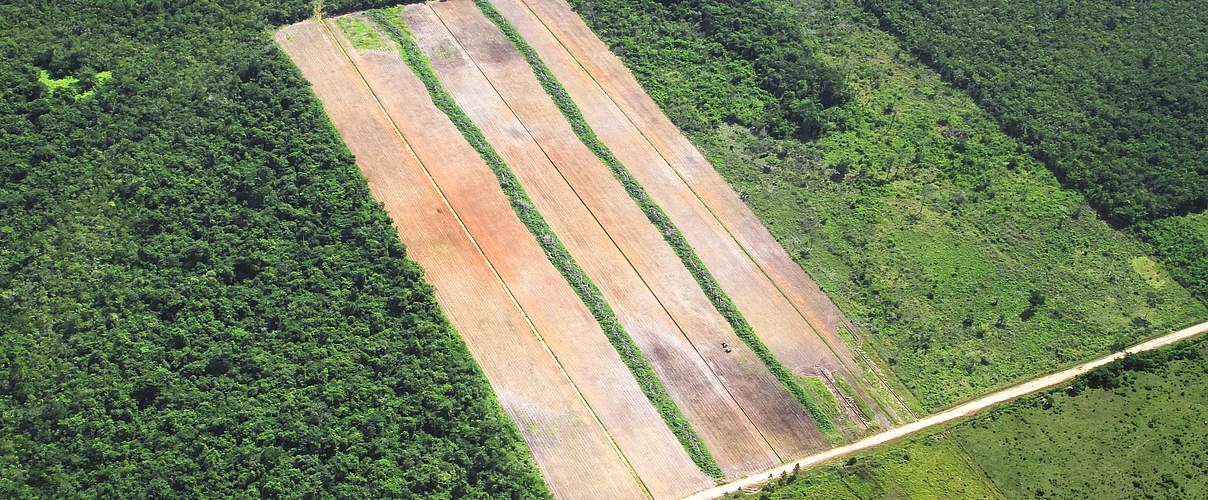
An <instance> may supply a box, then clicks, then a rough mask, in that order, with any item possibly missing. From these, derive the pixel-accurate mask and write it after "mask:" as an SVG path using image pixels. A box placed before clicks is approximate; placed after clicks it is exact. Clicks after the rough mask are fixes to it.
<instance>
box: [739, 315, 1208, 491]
mask: <svg viewBox="0 0 1208 500" xmlns="http://www.w3.org/2000/svg"><path fill="white" fill-rule="evenodd" d="M1205 360H1208V341H1205V340H1199V339H1193V340H1187V341H1183V342H1181V343H1179V344H1176V345H1174V346H1170V347H1165V348H1162V349H1157V350H1153V351H1147V352H1144V353H1140V354H1137V355H1133V356H1128V357H1126V358H1124V359H1122V360H1120V361H1117V362H1114V363H1111V364H1108V365H1105V366H1102V367H1100V368H1098V369H1095V370H1093V371H1091V372H1089V373H1086V374H1084V375H1081V376H1079V377H1076V378H1074V379H1073V380H1072V381H1070V382H1069V383H1067V384H1064V385H1062V386H1059V387H1057V388H1055V389H1052V390H1049V391H1046V392H1042V393H1039V394H1033V395H1030V396H1025V397H1023V398H1021V399H1019V400H1016V401H1014V402H1011V403H1007V404H1005V405H1004V406H1001V407H999V408H996V409H993V410H991V411H989V412H987V413H984V414H979V415H976V416H974V417H972V418H969V419H966V420H964V421H962V422H959V423H955V424H948V425H945V426H942V427H941V428H940V429H939V430H937V431H932V432H929V433H927V435H916V436H913V437H908V438H905V439H902V440H899V441H896V442H893V443H890V444H887V445H884V446H881V447H878V448H875V449H872V450H869V451H866V452H862V453H859V454H856V455H853V456H852V457H850V458H845V459H841V460H838V461H836V462H833V463H830V464H825V465H821V466H818V467H815V468H812V469H809V470H797V471H794V472H793V473H791V474H785V475H784V476H782V477H779V478H776V479H775V480H773V481H771V482H770V483H769V484H768V485H766V486H765V487H764V488H763V490H762V491H761V492H759V493H757V494H755V495H752V496H758V497H759V498H818V499H823V498H1004V497H1005V498H1056V499H1082V498H1203V497H1204V496H1205V495H1206V494H1208V477H1205V476H1204V474H1203V469H1204V466H1205V464H1204V456H1205V451H1206V450H1208V438H1205V434H1204V432H1203V420H1204V418H1205V405H1208V363H1205ZM741 496H742V495H741V494H739V495H733V497H734V498H739V497H741Z"/></svg>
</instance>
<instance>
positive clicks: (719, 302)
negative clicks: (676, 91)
mask: <svg viewBox="0 0 1208 500" xmlns="http://www.w3.org/2000/svg"><path fill="white" fill-rule="evenodd" d="M474 3H475V4H476V5H478V9H479V10H481V11H482V13H483V14H484V15H485V16H486V17H487V19H490V20H491V22H492V23H495V26H496V27H497V28H499V30H500V31H502V32H503V34H504V36H505V37H507V39H508V41H510V42H511V43H512V46H513V47H515V48H516V50H518V51H520V53H521V54H523V55H524V59H525V60H526V61H528V63H529V66H531V67H532V69H533V74H534V75H536V77H537V81H539V82H541V86H542V87H544V88H545V91H546V93H548V94H549V96H550V97H551V98H552V99H553V100H554V104H556V105H557V106H558V109H559V110H561V111H562V115H563V116H565V117H566V120H567V121H568V122H570V125H571V128H572V129H574V131H575V134H576V135H578V136H579V140H580V141H582V142H583V144H584V145H585V146H587V148H588V149H590V150H591V151H592V153H595V155H596V157H597V158H599V159H600V161H601V162H603V163H604V164H605V165H608V167H609V168H610V169H611V170H612V174H613V176H614V177H616V178H617V180H618V181H620V182H621V184H622V185H624V186H625V191H626V192H628V193H629V197H630V198H633V201H634V202H635V203H637V205H638V207H639V208H641V209H642V212H643V213H645V214H646V218H648V219H650V222H651V223H652V224H654V227H657V228H658V229H659V232H661V233H662V234H663V239H664V240H666V241H667V244H668V245H671V248H672V249H673V250H675V253H676V255H678V256H679V258H680V260H681V261H682V262H683V263H684V267H687V268H688V271H689V272H691V273H692V276H693V277H694V278H696V282H697V283H698V284H699V285H700V287H701V290H703V291H704V292H705V295H706V296H708V297H709V300H710V301H711V302H712V303H713V307H715V308H717V312H719V313H721V315H722V316H724V317H725V318H726V321H727V322H729V323H730V327H731V328H733V329H734V333H736V334H737V335H738V338H741V339H742V340H743V342H745V343H746V344H747V346H749V347H750V348H751V350H752V351H755V355H756V356H758V357H759V359H760V360H761V361H763V364H764V365H766V366H767V368H768V370H769V371H771V372H772V375H774V376H775V377H776V378H777V379H778V380H780V383H782V384H784V388H785V389H787V390H788V391H789V394H792V395H793V397H794V398H795V399H796V400H797V402H798V403H800V404H801V406H802V407H804V408H805V410H806V411H808V412H809V414H810V416H811V417H813V418H814V421H815V422H816V423H817V424H818V429H819V430H821V431H822V433H823V434H825V435H826V437H827V439H829V440H830V441H831V443H832V444H842V443H844V442H846V440H844V439H843V437H842V436H841V435H839V433H838V431H837V429H836V428H835V423H834V422H833V421H831V419H830V418H829V417H828V416H827V415H826V413H825V412H824V411H822V408H820V407H819V406H818V405H817V404H816V403H814V401H813V400H812V399H811V398H810V396H809V394H808V393H806V391H805V390H804V389H802V388H801V386H799V385H798V384H797V381H796V380H795V379H794V378H793V374H792V372H790V371H789V369H788V368H786V367H785V366H784V364H782V363H781V362H780V361H779V360H777V359H776V357H775V356H773V355H772V353H771V351H769V350H768V348H767V346H765V345H764V344H763V342H762V341H760V340H759V337H756V336H755V332H754V331H753V330H752V329H751V325H750V324H748V323H747V320H746V318H744V317H743V316H742V313H741V312H739V311H738V309H737V308H736V307H734V303H733V302H732V301H731V300H730V297H729V296H727V295H726V293H725V292H724V291H722V289H721V287H720V286H718V284H717V280H716V279H714V278H713V275H712V274H710V273H709V270H708V269H706V268H705V265H704V263H702V262H701V260H700V258H699V257H697V255H696V252H695V251H693V250H692V247H691V246H690V245H689V244H688V242H687V240H685V239H684V235H683V233H681V232H680V230H679V228H677V227H676V226H675V224H673V223H672V222H671V219H670V218H669V217H667V214H666V213H664V212H663V209H662V208H659V206H658V205H657V204H656V203H654V201H652V200H651V199H650V196H648V195H647V194H646V190H645V189H643V188H642V185H641V184H639V183H638V182H637V181H636V180H634V179H633V176H632V175H630V174H629V170H628V169H626V168H625V166H624V165H622V164H621V162H620V161H618V160H617V158H616V156H614V155H613V154H612V151H611V150H609V149H608V147H607V146H605V145H604V143H603V142H601V141H600V139H599V137H596V134H595V132H593V131H592V129H591V126H589V125H588V124H587V120H585V119H584V118H583V114H582V113H581V112H580V111H579V107H578V106H577V105H575V103H574V101H573V100H572V99H571V98H570V95H569V94H567V93H566V89H565V88H563V87H562V84H561V83H558V80H557V79H556V78H554V74H553V73H552V72H550V70H549V68H548V67H546V66H545V63H544V62H542V61H541V58H540V57H539V56H538V55H537V52H536V51H535V50H533V48H532V47H531V46H529V44H528V42H525V41H524V37H522V36H520V33H519V32H517V31H516V28H515V27H513V26H512V23H510V22H508V20H507V19H505V18H504V17H503V14H500V13H499V11H498V10H495V7H494V6H493V5H491V3H490V2H489V1H487V0H474Z"/></svg>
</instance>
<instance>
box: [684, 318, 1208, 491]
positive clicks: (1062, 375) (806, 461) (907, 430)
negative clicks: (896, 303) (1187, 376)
mask: <svg viewBox="0 0 1208 500" xmlns="http://www.w3.org/2000/svg"><path fill="white" fill-rule="evenodd" d="M1206 331H1208V322H1205V323H1200V324H1198V325H1195V326H1191V327H1188V328H1184V329H1182V330H1179V331H1177V332H1174V333H1171V334H1169V335H1166V336H1163V337H1158V338H1156V339H1153V340H1150V341H1148V342H1142V343H1140V344H1137V345H1135V346H1133V347H1130V348H1128V349H1126V350H1123V351H1120V352H1117V353H1115V354H1112V355H1110V356H1105V357H1102V358H1099V359H1096V360H1094V361H1090V362H1087V363H1083V364H1080V365H1077V366H1075V367H1073V368H1070V369H1068V370H1063V371H1060V372H1057V373H1054V374H1051V375H1046V376H1043V377H1040V378H1038V379H1034V380H1029V381H1027V382H1024V383H1022V384H1019V385H1017V386H1014V387H1010V388H1007V389H1003V390H1001V391H998V392H996V393H993V394H990V395H989V396H986V397H983V398H981V399H977V400H974V401H970V402H968V403H965V404H963V405H960V406H957V407H956V408H953V409H951V410H948V411H944V412H941V413H937V414H935V415H932V416H930V417H927V418H924V419H922V420H917V421H915V422H911V423H909V424H906V425H903V426H901V427H897V428H894V429H892V430H889V431H887V432H882V433H880V434H874V435H872V436H869V437H867V438H864V439H861V440H859V441H856V442H854V443H851V444H848V445H845V446H840V447H838V448H835V449H832V450H827V451H824V452H822V453H818V454H815V455H811V456H808V457H805V458H803V459H801V460H797V461H795V462H792V463H788V464H785V465H782V466H780V467H775V468H772V469H769V470H766V471H763V472H760V473H758V474H752V475H750V476H747V477H745V478H742V479H739V480H737V481H733V482H729V483H726V484H723V485H721V486H717V487H714V488H709V489H707V490H704V491H701V492H699V493H696V494H693V495H691V496H689V497H687V498H689V499H691V500H704V499H710V498H718V497H721V496H724V495H726V494H728V493H731V492H733V491H736V490H739V489H741V488H746V487H750V486H755V485H758V484H762V483H763V482H765V481H767V480H768V478H769V477H770V476H779V475H781V474H784V473H786V472H791V471H792V470H793V468H795V467H801V468H802V469H804V468H807V467H810V466H813V465H817V464H820V463H822V462H826V461H828V460H832V459H835V458H838V457H842V456H844V455H848V454H851V453H854V452H857V451H860V450H864V449H868V448H871V447H874V446H877V445H879V444H884V443H886V442H889V441H892V440H894V439H898V438H900V437H903V436H907V435H909V434H912V433H915V432H918V431H921V430H924V429H926V428H928V427H933V426H935V425H939V424H942V423H944V422H948V421H951V420H955V419H958V418H961V417H966V416H969V415H972V414H974V413H977V412H978V411H981V410H984V409H986V408H987V407H990V406H994V405H996V404H999V403H1003V402H1006V401H1010V400H1012V399H1015V398H1018V397H1020V396H1024V395H1027V394H1030V393H1033V392H1036V391H1039V390H1042V389H1047V388H1049V387H1053V386H1055V385H1057V384H1060V383H1062V382H1066V381H1069V380H1070V379H1072V378H1074V377H1076V376H1078V375H1081V374H1083V373H1086V372H1089V371H1091V370H1093V369H1095V368H1098V367H1100V366H1103V365H1106V364H1108V363H1111V362H1112V361H1115V360H1118V359H1120V358H1122V357H1124V356H1125V355H1128V354H1136V353H1139V352H1143V351H1148V350H1151V349H1157V348H1159V347H1162V346H1167V345H1170V344H1173V343H1175V342H1178V341H1180V340H1186V339H1189V338H1191V337H1194V336H1196V335H1200V334H1202V333H1204V332H1206Z"/></svg>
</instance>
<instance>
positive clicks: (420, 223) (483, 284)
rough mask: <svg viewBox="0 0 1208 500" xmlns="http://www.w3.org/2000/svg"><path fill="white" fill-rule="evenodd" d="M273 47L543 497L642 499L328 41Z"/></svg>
mask: <svg viewBox="0 0 1208 500" xmlns="http://www.w3.org/2000/svg"><path fill="white" fill-rule="evenodd" d="M276 38H277V41H278V43H279V44H280V45H281V46H282V47H283V48H284V49H285V51H286V52H287V53H288V54H289V55H290V56H291V58H292V59H293V60H294V61H295V63H296V64H297V65H298V67H299V68H300V69H301V70H302V73H303V75H304V76H306V78H307V79H308V80H309V81H310V82H311V84H312V85H313V88H314V91H315V93H316V94H317V95H318V97H319V98H320V100H321V101H322V102H323V103H324V107H325V108H326V110H327V113H328V115H329V116H330V117H331V119H332V122H333V123H334V124H335V126H336V128H337V129H338V130H339V132H340V135H341V137H343V138H344V141H345V143H346V144H348V146H349V148H350V149H351V150H352V152H353V154H355V155H356V156H357V164H358V165H359V166H360V167H361V169H362V171H363V172H364V173H365V176H366V177H368V179H369V185H370V188H371V190H372V191H373V194H374V196H375V197H377V199H378V200H380V201H381V202H382V203H383V204H384V205H385V208H386V210H387V211H388V212H389V213H390V214H392V216H393V218H394V221H395V224H396V225H397V226H398V228H399V235H400V237H401V238H402V239H403V241H404V243H406V244H407V248H408V253H409V255H410V256H411V257H412V258H414V259H415V260H416V261H417V262H419V263H421V264H422V265H423V266H424V268H425V270H426V277H427V279H428V281H429V282H431V283H432V284H433V285H434V286H435V288H436V296H437V299H438V301H439V302H440V304H441V306H442V307H443V308H444V309H445V311H446V314H448V316H449V319H450V320H451V322H452V323H453V324H454V326H455V327H456V328H457V330H458V332H460V334H461V336H462V337H463V338H464V339H465V341H466V344H467V346H468V347H469V349H470V351H471V353H472V354H473V355H474V358H475V359H476V360H477V361H478V363H479V365H480V366H482V369H483V371H484V372H485V374H486V376H487V378H488V379H489V380H490V381H491V385H492V387H493V388H494V389H495V392H496V394H497V396H498V398H499V401H500V403H501V404H502V406H503V407H504V410H505V411H506V412H507V413H508V415H509V416H510V417H511V418H512V419H513V421H515V422H516V424H517V426H518V427H519V429H520V431H521V434H522V435H523V437H524V439H525V442H526V443H527V444H528V445H529V447H530V449H532V450H533V454H534V457H535V459H536V461H537V463H538V465H539V467H540V468H541V471H542V473H543V475H544V476H545V478H546V481H547V483H548V484H549V486H550V488H551V490H552V491H553V492H554V493H555V494H556V495H558V496H559V497H564V498H573V497H578V496H581V495H585V494H591V495H593V496H594V495H606V496H609V497H613V496H615V497H618V498H636V497H642V496H644V495H645V492H644V491H643V490H642V488H641V486H640V485H639V484H638V482H637V481H636V480H635V479H634V477H633V475H632V473H631V472H630V468H629V466H628V464H626V462H625V461H624V459H623V458H622V457H621V455H620V454H618V452H617V449H616V447H615V446H614V445H613V442H612V441H611V439H610V437H609V436H608V434H607V433H606V432H605V430H604V429H603V428H602V427H601V425H600V424H599V422H598V421H597V420H596V419H595V417H594V416H593V415H592V413H591V411H590V409H589V408H588V407H587V405H586V404H585V403H584V401H583V400H582V399H581V398H580V396H579V394H578V392H577V390H576V388H575V387H574V386H573V385H572V384H571V382H570V380H569V379H568V378H567V376H566V374H564V373H563V371H562V370H561V369H560V367H559V366H558V364H557V363H556V361H555V359H554V358H553V356H551V354H550V353H549V352H548V351H547V350H546V348H545V347H544V346H543V345H542V342H541V341H540V340H539V339H538V337H537V336H536V335H534V332H533V330H532V325H531V324H530V323H529V322H528V319H527V318H526V317H525V315H524V313H523V311H521V310H520V308H519V307H518V305H517V303H516V302H515V301H514V300H513V298H512V296H511V294H510V292H509V290H508V289H507V288H505V286H503V285H502V283H501V281H500V277H499V275H498V274H496V270H495V269H493V268H492V267H491V265H490V263H489V262H488V261H487V259H486V258H485V257H484V255H483V253H482V252H481V251H480V249H479V248H478V246H477V245H476V243H475V242H474V241H473V240H472V239H471V238H470V235H469V234H467V232H466V231H465V229H464V228H463V226H462V225H461V222H460V221H458V220H457V218H456V217H455V215H454V213H453V211H452V210H451V209H450V207H449V205H447V204H446V202H445V200H444V199H442V197H441V194H440V193H439V192H438V191H437V190H436V188H435V187H434V185H433V184H432V182H431V181H430V180H429V179H428V178H427V176H426V175H425V173H424V170H423V168H422V166H421V164H420V162H419V161H418V160H417V158H416V157H415V156H414V155H413V153H412V152H411V151H410V148H409V146H408V144H407V143H406V142H404V140H403V138H402V137H401V136H400V135H399V133H398V131H397V130H396V129H395V128H394V124H393V123H392V122H391V121H390V119H389V118H388V117H387V116H386V114H385V113H384V112H383V110H382V107H381V106H380V105H379V104H378V102H377V100H376V99H375V96H374V95H373V93H372V92H371V91H370V89H369V88H368V87H367V86H366V85H365V84H364V83H363V81H362V80H361V77H360V75H359V74H358V72H357V69H356V68H355V67H354V66H353V65H352V63H351V62H349V60H348V59H347V58H346V57H345V56H344V55H343V53H342V52H341V50H340V48H339V46H338V45H337V42H336V41H335V40H334V39H333V38H332V37H331V35H330V33H329V32H328V31H327V30H326V29H324V27H323V26H322V25H321V24H319V23H316V22H310V21H307V22H303V23H299V24H295V25H292V26H288V27H286V28H283V29H282V30H280V31H278V33H277V34H276ZM420 102H428V101H426V100H423V101H420ZM509 215H510V212H509ZM538 262H540V261H538ZM584 483H590V484H592V489H591V491H590V492H587V491H585V490H584V489H583V488H581V485H582V484H584Z"/></svg>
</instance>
